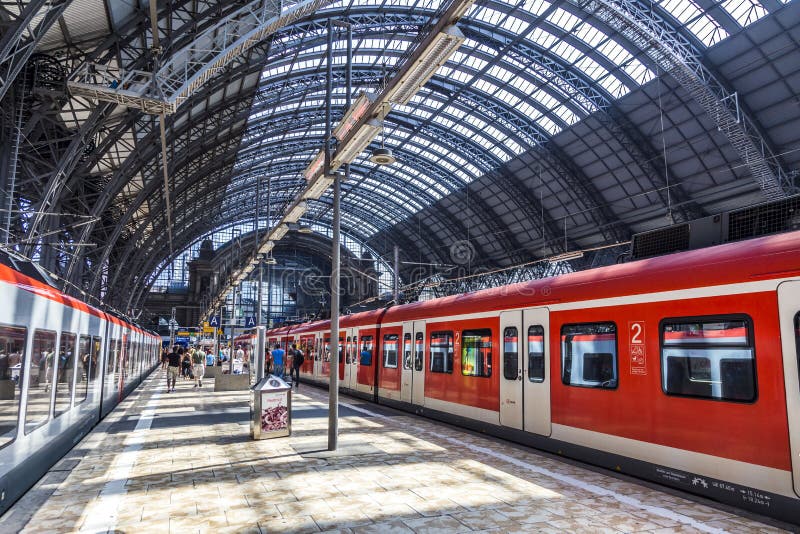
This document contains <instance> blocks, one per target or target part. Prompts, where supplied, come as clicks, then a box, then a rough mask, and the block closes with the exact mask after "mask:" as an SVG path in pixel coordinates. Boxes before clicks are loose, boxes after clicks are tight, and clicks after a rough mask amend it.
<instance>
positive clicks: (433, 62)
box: [387, 24, 466, 106]
mask: <svg viewBox="0 0 800 534" xmlns="http://www.w3.org/2000/svg"><path fill="white" fill-rule="evenodd" d="M465 40H466V37H465V36H464V34H463V33H461V30H459V29H458V26H456V25H455V24H452V25H450V26H447V27H446V28H445V29H443V30H442V31H441V32H439V33H438V34H437V35H436V37H435V38H434V39H433V40H432V41H431V43H430V44H429V45H428V47H427V48H426V49H425V50H423V51H422V52H421V53H420V55H419V57H418V58H417V59H416V60H415V61H414V64H413V65H412V66H411V68H410V69H408V71H406V73H405V74H404V75H403V77H402V78H400V80H399V81H398V82H397V84H396V85H395V86H394V87H393V88H392V89H391V90H390V92H389V94H388V95H387V100H389V101H390V102H392V103H395V104H400V105H401V106H402V105H405V104H408V102H409V101H410V100H411V99H412V98H413V97H414V95H415V94H417V92H418V91H419V90H420V88H421V87H422V86H423V85H425V84H426V83H428V80H430V79H431V78H432V77H433V75H434V74H435V73H436V69H438V68H439V67H441V66H442V65H444V64H445V63H446V62H447V60H448V59H449V58H450V56H451V55H452V54H453V52H455V51H456V50H457V49H458V47H460V46H461V43H463V42H464V41H465Z"/></svg>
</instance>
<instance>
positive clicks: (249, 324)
mask: <svg viewBox="0 0 800 534" xmlns="http://www.w3.org/2000/svg"><path fill="white" fill-rule="evenodd" d="M244 327H245V328H255V327H256V318H255V317H252V316H251V317H245V318H244Z"/></svg>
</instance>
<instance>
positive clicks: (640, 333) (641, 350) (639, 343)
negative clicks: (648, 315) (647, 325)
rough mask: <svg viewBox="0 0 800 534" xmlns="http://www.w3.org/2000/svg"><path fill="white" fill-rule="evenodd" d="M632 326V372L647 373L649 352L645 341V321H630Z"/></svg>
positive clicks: (634, 373) (636, 373) (629, 325)
mask: <svg viewBox="0 0 800 534" xmlns="http://www.w3.org/2000/svg"><path fill="white" fill-rule="evenodd" d="M628 327H629V328H630V336H631V338H630V347H629V348H630V358H631V374H632V375H646V374H647V354H646V352H645V350H646V349H645V342H644V339H645V338H644V321H631V322H629V323H628Z"/></svg>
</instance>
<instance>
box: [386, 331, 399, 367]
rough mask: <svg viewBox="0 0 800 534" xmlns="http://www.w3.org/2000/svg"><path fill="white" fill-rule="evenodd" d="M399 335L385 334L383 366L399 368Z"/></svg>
mask: <svg viewBox="0 0 800 534" xmlns="http://www.w3.org/2000/svg"><path fill="white" fill-rule="evenodd" d="M398 340H399V336H398V335H397V334H386V335H385V336H383V366H384V367H389V368H391V369H396V368H397V349H398V346H397V345H398Z"/></svg>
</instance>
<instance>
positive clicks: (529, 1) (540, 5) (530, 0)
mask: <svg viewBox="0 0 800 534" xmlns="http://www.w3.org/2000/svg"><path fill="white" fill-rule="evenodd" d="M507 3H508V4H510V5H519V4H517V3H516V2H507ZM549 7H550V2H545V1H543V0H525V2H524V3H523V4H522V9H524V10H525V11H528V12H530V13H533V14H534V15H537V16H538V15H541V14H542V13H544V12H545V11H547V9H548V8H549Z"/></svg>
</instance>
